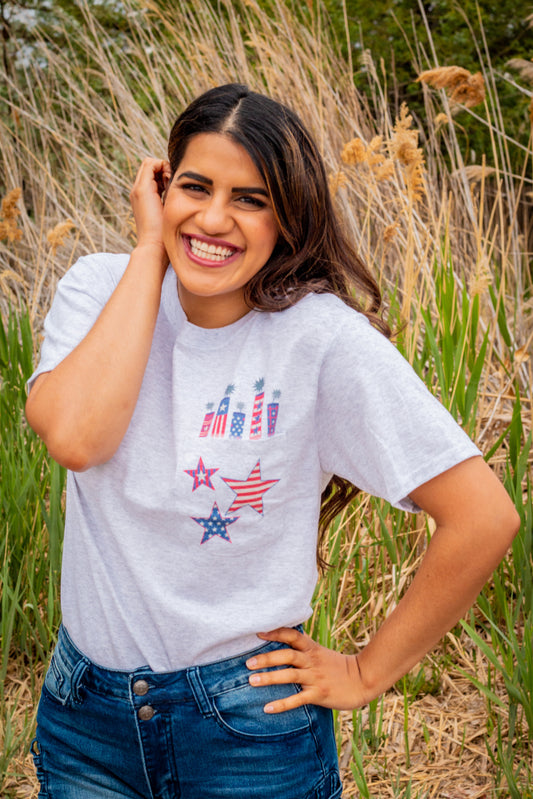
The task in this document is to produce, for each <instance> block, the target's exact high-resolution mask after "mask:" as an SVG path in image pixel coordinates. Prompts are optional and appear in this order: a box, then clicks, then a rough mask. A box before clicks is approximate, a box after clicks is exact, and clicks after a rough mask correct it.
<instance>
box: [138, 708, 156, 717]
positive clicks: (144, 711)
mask: <svg viewBox="0 0 533 799" xmlns="http://www.w3.org/2000/svg"><path fill="white" fill-rule="evenodd" d="M154 713H155V710H154V709H153V707H151V706H150V705H143V706H142V707H140V708H139V718H140V720H141V721H150V719H151V718H153V715H154Z"/></svg>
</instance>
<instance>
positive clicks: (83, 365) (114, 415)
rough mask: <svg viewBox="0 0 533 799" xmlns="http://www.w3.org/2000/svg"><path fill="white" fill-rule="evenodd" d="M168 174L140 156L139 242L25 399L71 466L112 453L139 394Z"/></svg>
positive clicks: (35, 423)
mask: <svg viewBox="0 0 533 799" xmlns="http://www.w3.org/2000/svg"><path fill="white" fill-rule="evenodd" d="M169 176H170V167H169V165H168V164H167V163H166V162H165V161H161V160H157V159H153V158H149V159H146V160H145V161H143V164H142V165H141V167H140V169H139V172H138V174H137V178H136V180H135V184H134V186H133V189H132V192H131V195H130V199H131V204H132V208H133V211H134V215H135V220H136V224H137V240H138V244H137V246H136V247H135V249H134V250H133V252H132V254H131V257H130V261H129V263H128V266H127V268H126V271H125V273H124V275H123V277H122V279H121V280H120V282H119V284H118V286H117V288H116V289H115V291H114V292H113V294H112V295H111V297H110V299H109V301H108V302H107V304H106V305H105V307H104V308H103V310H102V312H101V314H100V316H99V317H98V319H97V320H96V322H95V324H94V326H93V327H92V328H91V330H90V331H89V333H88V334H87V336H86V337H85V338H84V339H83V340H82V341H81V342H80V344H79V345H78V346H77V347H76V348H75V349H74V350H73V351H72V352H71V353H70V354H69V355H68V356H67V357H66V358H65V359H64V360H63V361H62V362H61V363H60V364H58V366H56V367H55V369H53V370H52V371H51V372H47V373H44V374H42V375H40V376H39V377H38V379H37V380H36V381H35V384H34V385H33V387H32V390H31V392H30V395H29V397H28V401H27V403H26V416H27V419H28V422H29V423H30V425H31V426H32V427H33V429H34V430H35V432H36V433H37V434H38V435H39V436H40V437H41V438H42V439H43V441H44V442H45V444H46V445H47V447H48V450H49V452H50V454H51V455H52V457H53V458H54V459H55V460H56V461H58V463H61V464H62V465H63V466H66V467H67V468H69V469H73V470H75V471H82V470H84V469H87V468H89V467H90V466H94V465H95V464H98V463H103V462H105V461H106V460H108V459H109V458H110V457H111V456H112V455H113V454H114V452H115V451H116V449H117V447H118V446H119V444H120V442H121V441H122V438H123V436H124V434H125V432H126V430H127V427H128V425H129V422H130V419H131V417H132V414H133V411H134V408H135V404H136V402H137V397H138V395H139V391H140V388H141V383H142V379H143V376H144V371H145V368H146V364H147V361H148V357H149V354H150V347H151V343H152V336H153V331H154V327H155V323H156V319H157V314H158V310H159V303H160V298H161V286H162V283H163V277H164V275H165V271H166V268H167V266H168V257H167V254H166V251H165V248H164V245H163V242H162V235H161V224H162V205H161V199H160V195H159V187H160V185H161V178H163V179H165V180H166V179H168V177H169ZM158 179H159V184H158Z"/></svg>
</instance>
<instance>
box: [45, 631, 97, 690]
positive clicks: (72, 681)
mask: <svg viewBox="0 0 533 799" xmlns="http://www.w3.org/2000/svg"><path fill="white" fill-rule="evenodd" d="M87 666H88V661H87V660H86V659H85V658H81V659H80V660H79V661H78V662H77V663H74V664H71V663H68V662H67V660H66V659H65V658H64V657H63V656H62V647H61V640H59V642H58V644H57V646H56V648H55V649H54V653H53V655H52V659H51V660H50V664H49V666H48V670H47V672H46V676H45V678H44V688H45V689H46V691H47V693H48V694H49V696H51V697H52V698H53V699H55V701H56V702H59V703H60V704H61V705H65V706H71V705H75V704H79V703H80V701H81V697H80V693H79V687H80V682H81V679H82V677H83V674H84V672H85V670H86V669H87Z"/></svg>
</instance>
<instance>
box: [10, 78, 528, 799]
mask: <svg viewBox="0 0 533 799" xmlns="http://www.w3.org/2000/svg"><path fill="white" fill-rule="evenodd" d="M162 194H164V196H165V201H164V204H163V203H162V202H161V195H162ZM131 203H132V207H133V211H134V214H135V219H136V223H137V237H138V243H137V246H136V247H135V249H134V250H133V252H132V253H131V254H118V255H111V254H108V253H104V254H102V253H100V254H97V255H93V256H87V257H86V258H84V259H81V260H80V261H79V262H78V263H77V264H75V265H74V266H73V267H72V269H71V270H70V271H69V272H68V273H67V275H66V276H65V277H64V278H63V279H62V280H61V281H60V283H59V286H58V290H57V293H56V296H55V299H54V303H53V306H52V309H51V311H50V313H49V315H48V317H47V321H46V327H45V330H46V337H45V340H44V343H43V348H42V352H41V360H40V363H39V366H38V367H37V369H36V371H35V373H34V374H33V376H32V378H31V380H30V394H29V398H28V402H27V406H26V408H27V417H28V420H29V422H30V424H31V425H32V426H33V427H34V429H35V430H36V431H37V432H38V433H39V435H41V437H42V438H43V439H44V441H45V442H46V444H47V446H48V448H49V450H50V452H51V454H52V455H53V456H54V457H55V458H56V459H57V460H58V461H59V462H60V463H62V464H64V465H66V466H68V467H69V469H70V473H69V478H68V489H67V516H66V528H65V543H64V553H63V573H62V590H61V604H62V614H63V625H62V627H61V630H60V633H59V638H58V644H57V647H56V650H55V652H54V655H53V658H52V662H51V664H50V668H49V670H48V672H47V675H46V679H45V683H44V687H43V693H42V698H41V702H40V705H39V711H38V719H37V721H38V725H37V737H36V742H35V744H34V747H33V752H34V757H35V762H36V766H37V771H38V774H39V777H40V779H41V781H42V787H43V791H42V793H43V795H45V794H46V795H49V796H54V797H58V799H59V797H61V799H74V798H75V799H94V797H106V798H107V797H117V798H124V797H127V798H128V799H140V798H143V799H144V798H145V797H146V799H148V798H149V797H153V796H160V797H173V796H180V797H181V799H226V797H232V799H338V797H340V795H341V792H342V786H341V783H340V778H339V770H338V763H337V755H336V746H335V738H334V734H333V725H332V714H331V708H339V709H349V708H356V707H361V706H362V705H364V704H366V703H367V702H369V701H371V700H372V699H374V698H375V697H377V696H378V695H379V694H380V693H382V692H383V691H385V690H386V689H387V688H388V687H389V686H391V685H392V684H393V683H394V682H395V681H396V680H398V679H399V678H400V677H401V676H402V675H403V674H405V673H406V672H407V671H408V670H409V669H410V668H411V667H412V666H413V665H414V664H415V663H416V662H417V661H418V660H419V659H420V658H421V657H422V656H423V655H424V654H425V653H426V652H427V651H428V650H429V649H430V648H431V647H432V646H433V645H434V644H435V643H436V642H437V641H438V640H439V638H440V637H441V636H443V635H444V633H445V632H446V631H447V630H448V629H450V627H452V626H453V624H454V623H455V622H456V621H457V619H458V618H459V617H460V616H461V614H462V613H463V612H464V611H465V610H466V609H467V608H468V607H469V605H470V604H471V603H472V602H473V601H474V599H475V597H476V594H477V593H478V591H479V590H480V589H481V587H482V585H483V583H484V581H485V580H486V579H487V577H488V576H489V575H490V573H491V571H492V570H493V568H494V567H495V566H496V564H497V563H498V561H499V560H500V559H501V558H502V557H503V555H504V553H505V551H506V550H507V548H508V546H509V544H510V542H511V540H512V538H513V535H514V534H515V532H516V529H517V518H518V517H517V515H516V512H515V510H514V507H513V505H512V503H511V501H510V500H509V498H508V496H507V495H506V493H505V491H504V489H503V487H502V486H501V484H500V483H499V482H498V480H497V479H496V477H495V476H494V475H493V473H492V472H491V470H490V469H489V467H488V466H487V465H486V464H485V462H484V461H483V459H482V458H481V457H480V453H479V450H478V449H477V447H476V446H475V445H474V444H473V443H472V441H470V439H469V438H468V437H467V436H466V435H465V433H464V432H463V431H462V430H461V429H460V428H459V427H458V426H457V424H456V423H455V422H454V420H453V419H452V417H451V416H450V415H449V414H448V413H447V411H446V410H445V409H444V408H443V407H442V406H441V405H440V404H439V403H438V402H437V400H436V399H434V398H433V397H432V396H431V395H430V394H429V393H428V391H427V389H426V387H425V386H424V385H423V383H422V382H421V381H420V380H419V379H418V378H417V377H416V375H415V374H414V372H413V370H412V369H411V367H410V366H409V364H408V363H407V362H406V361H404V359H403V358H402V357H401V356H400V354H399V353H398V351H397V350H396V349H395V347H394V346H393V345H392V344H391V342H390V341H389V340H388V337H387V335H383V333H385V334H388V328H387V326H386V325H385V324H384V323H383V322H382V321H381V320H380V318H379V316H378V315H377V313H378V311H379V308H380V293H379V290H378V287H377V284H376V281H375V280H374V278H373V277H372V276H371V275H370V273H369V272H368V270H367V269H366V267H365V266H364V264H363V263H362V262H361V260H360V259H359V258H358V256H357V254H356V253H355V252H354V249H353V246H352V244H351V243H350V242H349V241H348V240H347V239H346V237H345V235H344V234H343V232H342V227H341V226H340V224H339V222H338V220H337V217H336V215H335V212H334V209H333V206H332V202H331V198H330V195H329V190H328V183H327V179H326V173H325V169H324V165H323V163H322V159H321V158H320V155H319V153H318V150H317V147H316V145H315V143H314V142H313V140H312V139H311V138H310V136H309V134H308V133H307V131H306V130H305V128H304V127H303V125H302V123H301V121H300V120H299V119H298V118H297V117H296V116H295V115H294V114H293V112H292V111H290V110H289V109H288V108H286V107H285V106H283V105H281V104H279V103H276V102H275V101H273V100H271V99H269V98H267V97H263V96H261V95H259V94H256V93H254V92H250V91H249V90H248V89H247V88H246V87H244V86H240V85H234V84H231V85H228V86H220V87H218V88H216V89H212V90H211V91H209V92H207V93H206V94H204V95H202V96H201V97H199V98H198V99H196V100H195V101H194V102H193V103H192V104H191V105H190V106H189V107H188V108H186V109H185V111H184V112H183V113H182V114H181V115H180V117H179V118H178V120H177V121H176V123H175V125H174V127H173V129H172V132H171V134H170V140H169V162H167V161H163V160H161V159H156V158H149V159H146V160H145V161H144V162H143V163H142V165H141V167H140V169H139V172H138V175H137V178H136V180H135V184H134V186H133V189H132V192H131ZM269 399H271V401H269ZM359 489H363V490H365V491H368V492H370V493H372V494H374V495H377V496H380V497H383V498H384V499H386V500H387V501H388V502H390V503H391V504H392V505H394V506H395V507H398V508H401V509H404V510H407V511H419V510H420V509H424V510H426V511H427V512H428V513H430V514H431V515H432V516H433V517H434V519H435V521H436V531H435V533H434V535H433V538H432V541H431V544H430V546H429V547H428V550H427V553H426V556H425V558H424V560H423V562H422V565H421V567H420V569H419V571H418V573H417V574H416V576H415V578H414V579H413V581H412V583H411V585H410V587H409V589H408V590H407V591H406V593H405V594H404V596H403V597H402V599H401V601H400V602H399V603H398V605H397V607H396V608H395V610H394V612H392V613H391V614H390V615H389V616H388V618H387V620H386V621H385V623H384V624H383V625H382V626H381V628H380V629H379V630H378V632H377V633H376V635H375V636H374V638H373V639H372V640H371V641H370V642H369V643H368V644H367V645H366V646H365V647H364V648H363V649H362V650H361V651H360V652H359V653H357V654H356V653H353V652H350V653H341V652H335V651H333V650H330V649H328V648H326V647H323V646H320V645H318V644H317V643H315V642H314V641H313V640H312V639H311V638H310V637H309V636H307V635H305V634H304V633H303V632H302V627H301V625H302V623H303V622H305V621H306V619H308V618H309V616H310V614H311V600H312V596H313V590H314V587H315V583H316V577H317V569H316V565H317V564H316V551H317V550H316V547H317V541H318V531H319V528H320V529H321V530H322V531H323V530H324V528H325V525H326V523H327V521H328V520H331V518H332V517H333V516H334V515H335V513H337V512H338V511H339V510H340V509H341V508H343V507H344V506H345V505H346V504H347V502H348V501H349V500H350V498H351V497H353V496H355V494H356V493H357V492H358V490H359ZM321 505H322V507H321Z"/></svg>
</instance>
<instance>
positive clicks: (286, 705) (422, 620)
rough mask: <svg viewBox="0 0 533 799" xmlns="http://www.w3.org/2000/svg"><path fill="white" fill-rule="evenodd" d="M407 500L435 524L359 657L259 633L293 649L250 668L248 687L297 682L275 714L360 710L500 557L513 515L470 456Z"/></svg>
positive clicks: (297, 638) (431, 639)
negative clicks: (319, 708) (404, 586)
mask: <svg viewBox="0 0 533 799" xmlns="http://www.w3.org/2000/svg"><path fill="white" fill-rule="evenodd" d="M411 497H412V499H413V500H414V501H415V502H416V504H417V505H419V506H420V507H421V508H422V509H423V510H425V511H426V512H427V513H429V514H430V515H431V516H432V517H433V518H434V519H435V522H436V524H437V529H436V531H435V533H434V535H433V536H432V539H431V542H430V544H429V546H428V550H427V553H426V555H425V557H424V559H423V561H422V564H421V566H420V568H419V570H418V572H417V573H416V575H415V577H414V579H413V581H412V583H411V585H410V587H409V589H408V590H407V591H406V593H405V594H404V596H403V597H402V599H401V601H400V602H399V603H398V606H397V607H396V608H395V610H394V611H393V612H392V613H391V615H390V616H389V617H388V618H387V619H386V621H385V622H384V623H383V624H382V625H381V627H380V629H379V630H378V632H377V633H376V635H375V636H374V638H373V639H372V640H371V641H370V643H369V644H368V645H367V646H366V647H365V648H364V649H363V650H362V651H361V652H360V653H359V654H358V655H357V656H354V655H342V654H341V653H338V652H334V651H332V650H329V649H326V648H325V647H322V646H320V645H319V644H316V643H315V642H313V641H312V640H311V639H310V638H309V636H306V635H303V634H301V633H298V632H297V631H295V630H292V629H287V628H282V629H280V630H275V631H273V632H271V633H267V634H265V635H261V637H262V638H266V639H268V640H274V641H281V642H283V643H286V644H288V645H289V646H290V647H291V648H290V649H284V650H278V651H276V652H272V653H268V654H266V655H261V656H258V657H257V658H254V661H255V662H253V663H252V662H248V667H249V668H251V669H258V668H264V667H266V666H275V665H287V667H288V668H287V669H283V670H279V671H275V672H267V673H263V674H260V675H259V674H252V675H251V677H250V681H251V683H252V684H253V685H266V684H273V683H292V682H296V683H300V684H301V685H302V691H301V692H299V693H297V694H294V695H293V696H290V697H288V698H287V699H283V700H280V701H278V702H275V703H273V705H271V706H269V707H268V708H265V709H266V710H267V712H280V711H283V710H289V709H290V708H294V707H297V706H298V705H302V704H306V703H312V704H318V705H323V706H325V707H332V708H337V709H350V708H355V707H360V706H361V705H364V704H366V703H367V702H369V701H371V700H372V699H374V698H375V697H377V696H379V695H380V694H381V693H383V691H385V690H387V688H389V687H390V686H391V685H393V684H394V683H395V682H396V681H397V680H398V679H399V678H400V677H402V676H403V675H404V674H405V673H406V672H407V671H409V669H411V668H412V667H413V666H414V665H415V664H416V663H417V662H418V661H419V660H420V659H421V658H422V657H423V656H424V655H425V654H426V652H428V651H429V650H430V649H431V648H432V647H433V646H434V645H435V644H436V643H437V642H438V641H439V640H440V639H441V638H442V636H443V635H444V634H445V633H446V632H447V631H448V630H449V629H450V628H451V627H453V625H454V624H455V623H456V622H457V621H458V620H459V619H460V618H461V616H462V615H463V614H464V613H465V611H466V610H467V609H468V608H469V607H470V606H471V605H472V603H473V602H474V601H475V598H476V596H477V595H478V593H479V591H480V590H481V588H482V587H483V585H484V583H485V582H486V580H487V579H488V578H489V577H490V575H491V574H492V572H493V570H494V569H495V567H496V566H497V565H498V563H499V562H500V560H501V559H502V558H503V556H504V555H505V553H506V551H507V549H508V548H509V546H510V544H511V542H512V540H513V537H514V536H515V535H516V533H517V531H518V529H519V516H518V514H517V512H516V510H515V508H514V506H513V504H512V502H511V500H510V498H509V496H508V495H507V492H506V491H505V489H504V488H503V486H502V484H501V483H500V481H499V480H498V479H497V478H496V477H495V475H494V474H493V472H492V471H491V469H490V468H489V467H488V466H487V464H486V463H485V462H484V461H483V459H482V458H480V457H475V458H470V459H469V460H466V461H464V462H462V463H460V464H458V465H457V466H454V467H453V468H452V469H449V470H448V471H446V472H444V473H443V474H441V475H439V476H438V477H435V478H434V479H433V480H430V481H429V482H427V483H425V484H424V485H422V486H420V487H419V488H417V489H416V491H413V492H412V494H411Z"/></svg>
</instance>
